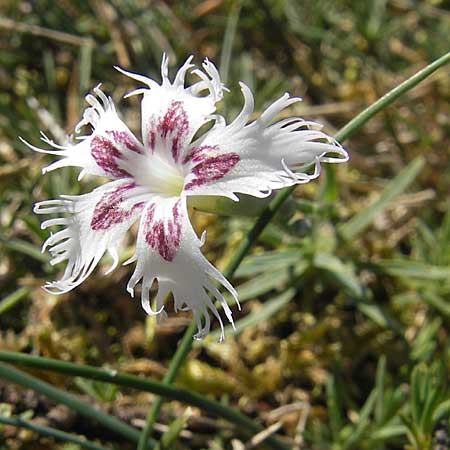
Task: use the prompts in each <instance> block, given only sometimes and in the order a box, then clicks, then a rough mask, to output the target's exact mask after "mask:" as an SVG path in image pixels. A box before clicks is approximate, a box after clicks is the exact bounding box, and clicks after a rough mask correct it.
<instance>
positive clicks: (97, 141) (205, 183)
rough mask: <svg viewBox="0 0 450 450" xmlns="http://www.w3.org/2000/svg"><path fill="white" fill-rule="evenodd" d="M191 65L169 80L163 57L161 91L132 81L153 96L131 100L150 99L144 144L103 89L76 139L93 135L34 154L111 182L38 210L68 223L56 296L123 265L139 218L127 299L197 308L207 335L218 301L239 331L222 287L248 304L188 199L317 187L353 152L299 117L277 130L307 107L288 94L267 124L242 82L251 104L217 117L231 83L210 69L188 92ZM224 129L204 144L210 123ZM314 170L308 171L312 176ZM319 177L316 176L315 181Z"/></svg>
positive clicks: (61, 240)
mask: <svg viewBox="0 0 450 450" xmlns="http://www.w3.org/2000/svg"><path fill="white" fill-rule="evenodd" d="M191 60H192V57H190V58H188V59H187V61H186V62H185V63H184V65H183V66H182V67H181V68H180V69H179V70H178V72H177V74H176V76H175V79H174V81H173V82H171V81H170V80H169V78H168V61H167V58H166V57H163V60H162V66H161V73H162V84H158V83H157V82H156V81H154V80H152V79H150V78H147V77H145V76H142V75H138V74H134V73H129V72H125V71H124V70H121V69H119V70H120V71H121V72H123V73H124V74H126V75H128V76H129V77H131V78H133V79H135V80H137V81H139V82H141V83H143V84H144V85H145V86H146V87H144V88H140V89H137V90H135V91H133V92H131V93H130V94H128V95H134V94H140V95H142V141H140V140H139V139H137V138H136V137H135V136H134V135H133V133H132V132H131V131H130V130H129V129H128V128H127V126H126V125H125V124H124V122H122V120H121V119H120V118H119V116H118V115H117V112H116V109H115V107H114V104H113V102H112V100H111V98H110V97H107V96H106V95H105V94H104V93H103V92H102V91H101V90H100V88H99V87H96V88H95V89H94V93H95V94H96V95H95V96H94V95H91V94H89V95H87V96H86V100H87V103H88V104H89V106H88V107H87V108H86V109H85V111H84V113H83V118H82V120H81V121H80V123H79V124H78V125H77V127H76V129H75V131H76V132H78V131H79V130H80V128H81V127H83V126H85V125H89V126H90V127H91V128H92V130H91V132H90V134H88V135H86V136H79V137H78V142H76V143H72V144H68V145H67V146H59V145H56V144H55V143H54V142H52V141H51V140H49V139H48V138H47V137H45V136H44V135H43V138H42V139H43V141H44V142H46V144H48V145H49V146H50V147H52V148H51V149H49V150H41V149H39V148H36V147H34V146H31V145H30V144H27V145H29V147H31V148H32V149H33V150H36V151H40V152H44V153H50V154H52V155H56V156H58V157H59V159H58V160H57V161H56V162H53V163H52V164H50V165H49V166H48V167H46V168H45V169H44V170H43V172H44V173H45V172H49V171H51V170H54V169H58V168H60V167H65V166H76V167H80V168H81V172H80V177H79V178H81V177H82V176H83V175H85V174H89V175H100V176H102V177H107V178H109V179H110V181H108V182H107V183H105V184H103V185H102V186H100V187H98V188H96V189H94V190H93V191H92V192H90V193H87V194H84V195H79V196H69V195H61V196H60V198H59V199H57V200H47V201H43V202H40V203H37V204H36V205H35V208H34V211H35V212H36V213H37V214H57V215H58V218H52V219H49V220H46V221H44V222H43V223H42V228H44V229H45V228H47V227H53V226H62V227H63V228H62V229H60V230H59V231H57V232H56V233H55V234H51V235H50V237H49V238H48V239H47V240H46V241H45V243H44V246H43V250H45V249H47V248H48V249H49V251H50V253H51V255H52V259H51V264H58V263H60V262H63V261H65V262H66V268H65V271H64V274H63V275H62V277H61V278H60V279H59V280H57V281H53V282H49V283H47V284H46V285H45V289H47V290H48V291H50V292H52V293H56V294H60V293H64V292H68V291H70V290H71V289H73V288H75V287H76V286H78V285H79V284H80V283H82V282H83V281H84V280H85V279H86V278H87V277H88V276H89V275H90V274H91V273H92V271H93V270H94V268H95V267H96V265H97V264H98V262H99V261H100V259H101V258H102V256H103V255H104V254H105V252H106V251H108V252H109V253H110V255H111V256H112V258H113V261H114V263H113V265H112V267H111V269H110V271H111V270H113V269H114V268H115V267H116V266H117V264H118V247H119V244H120V242H121V240H122V238H123V237H124V235H125V233H126V232H127V230H128V229H129V228H130V227H131V226H132V225H133V224H134V223H135V222H136V221H139V230H138V236H137V245H136V251H135V255H134V256H133V258H131V260H130V261H128V262H136V267H135V270H134V273H133V275H132V276H131V279H130V280H129V282H128V285H127V290H128V292H129V293H130V294H131V296H133V295H134V288H135V286H136V285H137V284H138V283H139V282H141V284H142V286H141V299H142V306H143V308H144V310H145V311H146V312H147V313H148V314H160V313H161V314H163V315H165V312H164V300H165V297H166V295H167V294H168V293H169V292H172V294H173V298H174V303H175V310H178V309H191V310H192V311H193V314H194V317H195V319H196V321H197V324H198V333H197V334H196V338H201V337H202V336H204V335H205V334H206V333H208V331H209V329H210V315H209V311H211V312H212V313H213V314H214V316H215V317H216V318H217V320H218V321H219V323H220V326H221V329H222V338H223V323H222V319H221V317H220V315H219V312H218V310H217V308H216V306H215V305H214V300H217V301H218V302H219V303H220V304H221V305H222V308H223V310H224V312H225V315H226V317H227V319H228V320H229V322H230V323H231V324H233V317H232V312H231V310H230V308H229V306H228V304H227V303H226V301H225V299H224V297H223V295H222V294H221V293H220V291H219V290H218V289H217V287H216V284H215V282H218V283H219V284H220V285H222V286H223V287H224V288H225V289H226V290H228V291H229V292H230V293H231V295H232V296H233V297H234V298H235V300H236V301H238V299H237V294H236V291H235V289H234V288H233V286H232V285H231V284H230V283H229V282H228V281H227V280H226V279H225V277H224V276H223V275H222V274H221V273H220V272H219V271H218V270H217V269H216V268H215V267H214V266H213V265H212V264H211V263H210V262H208V261H207V260H206V258H205V257H204V256H203V254H202V253H201V251H200V247H201V246H202V244H203V241H204V234H203V235H202V237H201V238H200V239H199V238H198V236H197V235H196V233H195V231H194V230H193V228H192V226H191V223H190V221H189V216H188V211H187V201H188V199H189V197H191V196H205V195H214V196H225V197H228V198H230V199H233V200H236V201H238V200H239V199H238V197H237V196H236V194H237V193H242V194H248V195H252V196H255V197H266V196H268V195H269V194H270V193H271V192H272V190H273V189H280V188H283V187H286V186H292V185H294V184H299V183H306V182H308V181H310V180H312V179H313V178H316V177H318V176H319V172H320V163H321V162H344V161H347V159H348V154H347V152H346V151H345V150H344V149H343V148H342V147H341V145H340V144H339V143H337V142H336V141H335V140H334V139H333V138H331V137H329V136H327V135H326V134H324V133H323V132H322V131H320V126H319V125H317V124H315V123H312V122H307V121H305V120H303V119H301V118H300V117H289V118H285V119H282V120H280V121H278V122H273V119H274V118H275V116H276V115H277V114H278V113H280V111H282V110H283V109H284V108H286V107H287V106H289V105H291V104H293V103H294V102H297V101H298V100H299V99H298V98H291V97H289V95H288V94H284V95H283V96H282V97H281V98H279V99H278V100H276V101H275V102H274V103H272V105H270V106H269V107H268V108H267V109H266V110H265V111H264V112H263V113H262V114H261V115H260V116H259V117H258V118H257V119H256V120H254V121H253V122H249V119H250V115H251V114H252V113H253V96H252V93H251V92H250V89H249V88H248V87H247V86H246V85H245V84H243V83H241V84H240V86H241V90H242V93H243V96H244V107H243V109H242V111H241V112H240V113H239V114H238V116H237V117H236V118H235V119H234V120H233V121H232V122H231V123H230V124H226V122H225V119H224V118H223V117H222V116H220V115H218V114H215V111H216V106H215V105H216V103H217V102H218V101H219V100H221V99H222V96H223V91H224V89H225V88H224V86H223V84H222V83H221V81H220V77H219V73H218V71H217V69H216V67H215V66H214V65H213V64H212V63H211V62H209V61H208V60H205V61H204V63H203V70H200V69H194V70H192V73H193V74H195V75H196V76H198V77H199V80H198V81H197V82H195V83H194V84H192V85H190V86H188V87H186V86H185V76H186V73H187V72H188V71H190V70H191V69H192V68H193V65H192V64H191ZM209 121H212V122H213V127H212V128H210V129H209V131H206V132H205V133H203V134H201V135H199V136H198V135H197V137H196V138H195V139H194V136H196V133H197V132H198V130H199V129H200V127H201V126H202V125H204V124H205V123H207V122H209ZM308 168H312V170H310V171H309V173H307V172H306V169H308ZM311 172H312V173H311ZM155 281H156V282H157V294H156V299H155V304H156V311H155V310H152V308H151V306H150V289H151V287H152V285H153V284H154V282H155Z"/></svg>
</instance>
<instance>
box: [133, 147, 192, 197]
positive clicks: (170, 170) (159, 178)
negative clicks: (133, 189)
mask: <svg viewBox="0 0 450 450" xmlns="http://www.w3.org/2000/svg"><path fill="white" fill-rule="evenodd" d="M133 172H134V178H135V181H136V183H137V184H139V185H141V186H145V187H147V188H148V189H149V190H150V191H151V192H152V193H157V194H161V195H162V196H164V197H173V196H179V195H180V194H181V191H182V190H183V183H184V177H183V173H182V171H181V169H179V168H178V167H177V166H176V165H175V164H174V163H173V162H172V163H171V162H168V161H166V160H165V159H163V158H161V157H160V156H158V155H148V156H147V157H146V158H144V159H143V160H142V164H139V167H137V168H135V170H134V171H133Z"/></svg>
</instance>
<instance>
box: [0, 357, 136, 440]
mask: <svg viewBox="0 0 450 450" xmlns="http://www.w3.org/2000/svg"><path fill="white" fill-rule="evenodd" d="M7 353H8V352H7ZM0 377H1V378H5V379H7V380H9V381H10V382H11V383H17V384H20V385H21V386H25V387H27V388H29V389H33V390H34V391H36V392H39V393H40V394H43V395H45V396H46V397H48V398H50V399H51V400H53V401H55V402H57V403H61V404H63V405H66V406H68V407H69V408H70V409H72V410H74V411H77V412H78V413H79V414H80V415H82V416H85V417H88V418H90V419H94V420H96V421H97V422H98V423H100V424H102V425H103V426H104V427H106V428H108V429H110V430H111V431H113V432H115V433H117V434H119V435H121V436H123V437H124V438H126V439H128V440H130V441H132V442H135V443H137V442H138V441H139V431H138V430H136V429H135V428H133V427H131V426H129V425H127V424H126V423H124V422H122V421H120V420H119V419H116V418H115V417H112V416H110V415H108V414H105V413H104V412H102V411H99V410H97V409H95V408H94V407H92V406H91V405H89V404H87V403H85V402H83V401H81V400H79V399H78V398H76V397H75V396H73V395H71V394H67V393H66V392H64V391H62V390H61V389H57V388H55V387H53V386H50V384H48V383H46V382H45V381H41V380H38V379H37V378H35V377H33V376H31V375H29V374H27V373H24V372H22V371H20V370H17V369H15V368H14V367H11V366H9V365H7V364H3V363H0Z"/></svg>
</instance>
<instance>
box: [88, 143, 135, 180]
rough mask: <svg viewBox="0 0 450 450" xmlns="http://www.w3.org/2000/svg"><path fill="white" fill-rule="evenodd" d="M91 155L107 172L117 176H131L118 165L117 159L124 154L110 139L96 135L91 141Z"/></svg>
mask: <svg viewBox="0 0 450 450" xmlns="http://www.w3.org/2000/svg"><path fill="white" fill-rule="evenodd" d="M91 155H92V156H93V158H94V159H95V162H96V163H97V165H98V166H100V167H101V168H102V169H103V170H104V171H105V172H106V173H107V174H109V175H112V176H113V177H116V178H123V177H129V176H130V174H129V173H128V172H127V171H126V170H123V169H121V168H120V167H119V166H118V164H117V161H116V159H121V158H122V154H121V153H120V150H119V149H118V148H117V147H116V146H115V145H114V143H113V142H111V141H110V140H109V139H107V138H104V137H101V136H95V137H94V138H93V139H92V141H91Z"/></svg>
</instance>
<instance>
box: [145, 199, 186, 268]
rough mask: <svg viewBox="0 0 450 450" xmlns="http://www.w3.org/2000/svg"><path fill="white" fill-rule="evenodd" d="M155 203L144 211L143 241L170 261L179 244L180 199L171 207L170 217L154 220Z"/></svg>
mask: <svg viewBox="0 0 450 450" xmlns="http://www.w3.org/2000/svg"><path fill="white" fill-rule="evenodd" d="M154 215H155V205H154V204H153V205H151V206H150V207H149V208H148V210H147V213H146V217H145V222H144V223H145V225H144V227H145V228H144V236H145V241H146V242H147V244H148V245H150V247H151V248H152V249H154V250H156V251H157V252H158V253H159V254H160V255H161V257H162V258H164V259H165V260H166V261H169V262H170V261H172V260H173V258H175V254H176V252H177V250H178V247H179V246H180V241H181V218H180V200H178V201H177V202H176V203H175V205H174V206H173V208H172V217H170V218H165V219H161V220H154Z"/></svg>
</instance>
